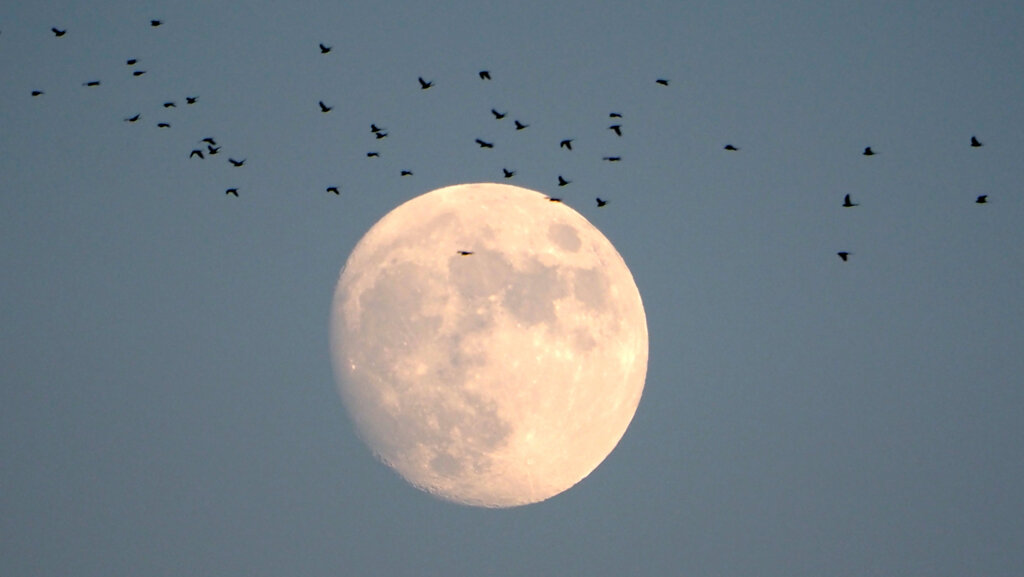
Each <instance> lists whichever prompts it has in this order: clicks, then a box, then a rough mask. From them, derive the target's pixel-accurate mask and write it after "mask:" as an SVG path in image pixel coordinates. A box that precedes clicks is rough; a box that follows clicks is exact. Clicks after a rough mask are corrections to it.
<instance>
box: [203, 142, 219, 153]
mask: <svg viewBox="0 0 1024 577" xmlns="http://www.w3.org/2000/svg"><path fill="white" fill-rule="evenodd" d="M206 150H208V151H209V152H210V154H211V155H212V154H217V153H218V152H220V147H219V146H214V145H212V144H207V145H206Z"/></svg>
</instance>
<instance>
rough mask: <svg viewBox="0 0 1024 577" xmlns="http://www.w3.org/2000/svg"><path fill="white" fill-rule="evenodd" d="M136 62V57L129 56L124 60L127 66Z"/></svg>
mask: <svg viewBox="0 0 1024 577" xmlns="http://www.w3.org/2000/svg"><path fill="white" fill-rule="evenodd" d="M138 62H139V60H138V59H137V58H129V59H128V60H125V61H124V63H125V64H127V65H128V66H135V64H137V63H138Z"/></svg>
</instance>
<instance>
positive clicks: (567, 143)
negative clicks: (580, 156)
mask: <svg viewBox="0 0 1024 577" xmlns="http://www.w3.org/2000/svg"><path fill="white" fill-rule="evenodd" d="M572 141H573V139H572V138H566V139H565V140H563V141H562V142H559V143H558V146H559V147H560V148H565V149H568V150H572Z"/></svg>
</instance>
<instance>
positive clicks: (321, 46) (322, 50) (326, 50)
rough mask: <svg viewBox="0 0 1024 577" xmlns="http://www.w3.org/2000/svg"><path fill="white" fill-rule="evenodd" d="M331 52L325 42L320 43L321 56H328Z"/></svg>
mask: <svg viewBox="0 0 1024 577" xmlns="http://www.w3.org/2000/svg"><path fill="white" fill-rule="evenodd" d="M330 51H331V47H330V46H324V44H323V42H321V43H320V54H327V53H328V52H330Z"/></svg>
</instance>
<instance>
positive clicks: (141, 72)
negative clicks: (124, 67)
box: [132, 70, 146, 76]
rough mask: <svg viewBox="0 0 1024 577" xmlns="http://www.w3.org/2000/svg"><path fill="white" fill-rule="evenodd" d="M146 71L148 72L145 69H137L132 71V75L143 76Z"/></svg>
mask: <svg viewBox="0 0 1024 577" xmlns="http://www.w3.org/2000/svg"><path fill="white" fill-rule="evenodd" d="M145 73H146V71H145V70H136V71H134V72H132V76H142V75H143V74H145Z"/></svg>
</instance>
